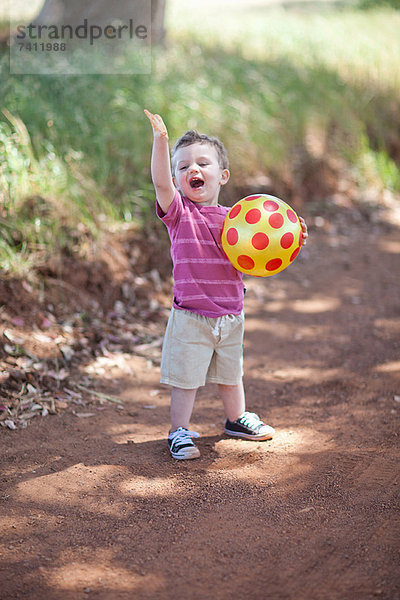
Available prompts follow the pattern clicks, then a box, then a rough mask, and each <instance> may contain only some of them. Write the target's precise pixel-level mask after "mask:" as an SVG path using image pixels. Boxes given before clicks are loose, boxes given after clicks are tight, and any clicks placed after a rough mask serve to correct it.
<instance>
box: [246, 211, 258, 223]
mask: <svg viewBox="0 0 400 600" xmlns="http://www.w3.org/2000/svg"><path fill="white" fill-rule="evenodd" d="M245 219H246V223H249V225H254V223H258V221H259V220H260V219H261V211H260V210H258V208H251V209H250V210H249V212H248V213H247V214H246V216H245Z"/></svg>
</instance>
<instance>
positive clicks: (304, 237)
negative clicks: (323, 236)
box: [299, 217, 308, 246]
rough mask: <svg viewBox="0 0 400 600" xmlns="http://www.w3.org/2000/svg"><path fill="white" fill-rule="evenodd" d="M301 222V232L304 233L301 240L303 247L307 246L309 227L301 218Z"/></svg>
mask: <svg viewBox="0 0 400 600" xmlns="http://www.w3.org/2000/svg"><path fill="white" fill-rule="evenodd" d="M299 221H300V225H301V231H302V233H303V235H302V239H301V245H302V246H305V245H306V244H307V238H308V229H307V225H306V222H305V220H304V219H303V217H299Z"/></svg>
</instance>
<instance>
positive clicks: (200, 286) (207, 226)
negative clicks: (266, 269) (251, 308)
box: [156, 191, 244, 318]
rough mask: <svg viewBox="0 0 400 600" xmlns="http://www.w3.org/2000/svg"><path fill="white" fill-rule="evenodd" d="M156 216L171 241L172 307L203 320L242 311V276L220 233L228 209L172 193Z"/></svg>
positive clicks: (158, 207) (237, 313)
mask: <svg viewBox="0 0 400 600" xmlns="http://www.w3.org/2000/svg"><path fill="white" fill-rule="evenodd" d="M156 206H157V216H158V217H159V218H160V219H161V220H162V221H163V222H164V223H165V225H166V227H167V229H168V233H169V237H170V240H171V257H172V262H173V277H174V287H173V294H174V300H173V305H174V307H175V308H178V309H184V310H190V311H191V312H194V313H197V314H199V315H204V316H205V317H213V318H216V317H221V316H222V315H229V314H232V315H239V314H240V313H241V312H242V309H243V296H244V285H243V281H242V279H243V274H242V273H241V272H239V271H237V270H236V269H235V267H233V266H232V264H231V263H230V262H229V260H228V259H227V257H226V255H225V253H224V251H223V249H222V246H221V232H222V227H223V224H224V220H225V217H226V215H227V213H228V211H229V210H230V209H229V207H226V206H221V205H220V204H218V205H217V206H200V205H199V204H196V203H195V202H191V200H188V199H187V198H185V197H183V196H181V195H180V193H179V192H178V191H176V192H175V196H174V199H173V201H172V204H171V206H170V207H169V209H168V212H167V213H166V214H165V213H164V212H163V211H162V209H161V207H160V205H159V204H158V202H157V205H156Z"/></svg>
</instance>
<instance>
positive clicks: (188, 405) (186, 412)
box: [171, 387, 197, 432]
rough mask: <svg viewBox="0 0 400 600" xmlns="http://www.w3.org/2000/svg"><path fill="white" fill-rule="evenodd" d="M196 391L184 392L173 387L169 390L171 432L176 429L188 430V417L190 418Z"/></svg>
mask: <svg viewBox="0 0 400 600" xmlns="http://www.w3.org/2000/svg"><path fill="white" fill-rule="evenodd" d="M196 392H197V388H196V389H191V390H184V389H182V388H176V387H173V388H172V390H171V432H172V431H176V430H177V429H178V427H185V428H186V429H189V423H190V417H191V416H192V411H193V405H194V400H195V398H196Z"/></svg>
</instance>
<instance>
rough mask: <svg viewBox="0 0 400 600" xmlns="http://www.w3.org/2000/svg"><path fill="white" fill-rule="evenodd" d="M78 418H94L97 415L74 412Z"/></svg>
mask: <svg viewBox="0 0 400 600" xmlns="http://www.w3.org/2000/svg"><path fill="white" fill-rule="evenodd" d="M72 412H73V413H74V415H75V416H76V417H80V418H83V419H85V418H86V417H94V416H95V414H96V413H77V412H75V411H74V410H73V411H72Z"/></svg>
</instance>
